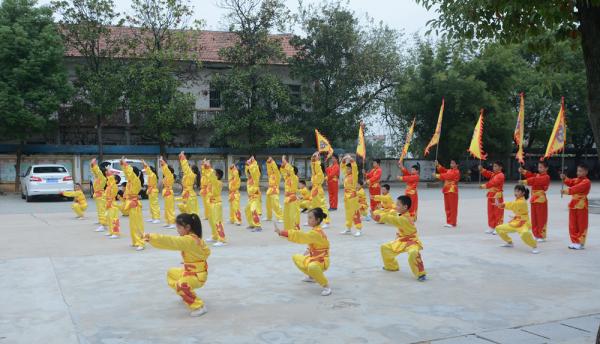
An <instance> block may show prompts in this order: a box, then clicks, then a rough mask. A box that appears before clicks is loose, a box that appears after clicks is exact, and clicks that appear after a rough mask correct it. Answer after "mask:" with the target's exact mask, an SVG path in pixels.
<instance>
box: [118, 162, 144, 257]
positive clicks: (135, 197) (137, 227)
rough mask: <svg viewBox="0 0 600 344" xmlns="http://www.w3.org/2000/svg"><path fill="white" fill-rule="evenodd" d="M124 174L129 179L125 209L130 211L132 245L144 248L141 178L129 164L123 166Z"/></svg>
mask: <svg viewBox="0 0 600 344" xmlns="http://www.w3.org/2000/svg"><path fill="white" fill-rule="evenodd" d="M123 172H125V177H127V187H126V188H125V190H126V191H125V195H127V197H126V199H127V201H126V203H125V209H127V210H128V211H129V233H130V234H131V245H133V246H136V247H144V246H145V245H144V241H143V240H142V237H143V236H144V218H143V216H142V202H140V200H139V193H140V190H141V189H142V183H141V181H140V178H139V177H138V176H136V175H135V173H134V172H133V168H132V167H131V166H129V165H128V164H125V165H124V166H123Z"/></svg>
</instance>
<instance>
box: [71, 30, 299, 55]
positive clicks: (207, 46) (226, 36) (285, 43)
mask: <svg viewBox="0 0 600 344" xmlns="http://www.w3.org/2000/svg"><path fill="white" fill-rule="evenodd" d="M110 29H111V35H115V36H116V37H120V38H125V39H127V37H134V36H135V35H136V33H138V32H139V31H138V28H132V27H111V28H110ZM271 37H272V38H273V39H279V40H280V41H281V46H282V49H283V53H284V54H285V57H286V58H288V57H292V56H294V55H295V53H296V49H294V47H293V46H292V45H291V44H290V39H291V38H292V35H291V34H279V35H271ZM194 40H195V42H194V44H193V45H192V49H193V51H194V52H197V53H198V60H200V61H202V62H217V63H225V61H224V60H223V59H222V58H221V56H219V50H221V49H222V48H226V47H230V46H232V45H233V44H234V43H235V41H236V40H237V36H236V34H235V33H233V32H227V31H200V33H199V34H198V35H197V36H196V37H195V38H194ZM102 44H103V42H101V45H102ZM65 55H66V56H70V57H80V56H81V54H80V53H79V51H77V49H75V48H74V47H69V46H67V51H66V53H65ZM282 63H283V64H284V63H286V62H284V61H282V62H280V63H274V64H282Z"/></svg>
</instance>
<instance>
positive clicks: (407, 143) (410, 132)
mask: <svg viewBox="0 0 600 344" xmlns="http://www.w3.org/2000/svg"><path fill="white" fill-rule="evenodd" d="M416 120H417V118H416V117H415V118H414V119H413V121H412V124H411V126H410V129H408V133H406V141H404V148H402V155H401V156H400V162H402V161H404V158H405V157H406V154H408V147H410V141H411V140H412V136H413V133H414V131H415V121H416Z"/></svg>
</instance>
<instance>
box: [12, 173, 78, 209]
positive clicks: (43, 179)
mask: <svg viewBox="0 0 600 344" xmlns="http://www.w3.org/2000/svg"><path fill="white" fill-rule="evenodd" d="M63 191H73V177H72V176H71V174H70V173H69V171H68V170H67V168H66V167H64V166H63V165H52V164H47V165H33V166H31V167H29V168H28V169H27V171H26V172H25V173H23V174H22V175H21V198H23V199H25V200H27V202H31V200H32V198H33V197H34V196H41V195H56V196H59V195H60V194H61V192H63Z"/></svg>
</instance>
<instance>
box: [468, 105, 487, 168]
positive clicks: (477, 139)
mask: <svg viewBox="0 0 600 344" xmlns="http://www.w3.org/2000/svg"><path fill="white" fill-rule="evenodd" d="M482 140H483V109H481V110H480V111H479V119H478V120H477V124H475V129H474V130H473V137H472V138H471V145H470V146H469V149H467V152H469V153H471V155H472V156H473V157H474V158H477V159H479V160H485V159H486V158H487V154H485V152H484V151H483V142H482Z"/></svg>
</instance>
